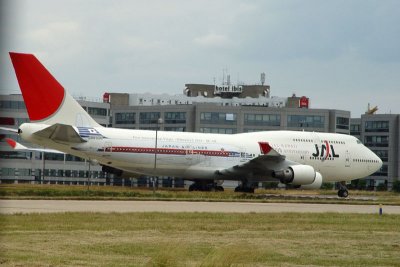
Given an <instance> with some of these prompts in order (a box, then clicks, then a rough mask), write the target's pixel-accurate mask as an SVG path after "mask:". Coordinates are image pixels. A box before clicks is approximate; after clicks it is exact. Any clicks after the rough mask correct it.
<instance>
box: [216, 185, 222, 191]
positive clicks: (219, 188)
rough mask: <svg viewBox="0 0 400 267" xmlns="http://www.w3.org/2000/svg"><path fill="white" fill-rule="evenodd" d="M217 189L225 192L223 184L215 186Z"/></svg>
mask: <svg viewBox="0 0 400 267" xmlns="http://www.w3.org/2000/svg"><path fill="white" fill-rule="evenodd" d="M215 191H217V192H224V188H223V187H222V186H220V185H218V186H216V187H215Z"/></svg>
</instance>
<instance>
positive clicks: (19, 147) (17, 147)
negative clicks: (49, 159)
mask: <svg viewBox="0 0 400 267" xmlns="http://www.w3.org/2000/svg"><path fill="white" fill-rule="evenodd" d="M4 140H5V141H6V142H7V144H8V145H9V146H10V147H12V148H13V149H14V150H20V151H39V152H48V153H56V154H65V153H64V152H61V151H58V150H55V149H46V148H33V147H26V146H24V145H22V144H20V143H18V142H17V141H15V140H14V139H11V138H5V139H4Z"/></svg>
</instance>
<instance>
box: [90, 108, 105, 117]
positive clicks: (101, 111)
mask: <svg viewBox="0 0 400 267" xmlns="http://www.w3.org/2000/svg"><path fill="white" fill-rule="evenodd" d="M88 113H89V114H90V115H91V116H107V109H106V108H92V107H88Z"/></svg>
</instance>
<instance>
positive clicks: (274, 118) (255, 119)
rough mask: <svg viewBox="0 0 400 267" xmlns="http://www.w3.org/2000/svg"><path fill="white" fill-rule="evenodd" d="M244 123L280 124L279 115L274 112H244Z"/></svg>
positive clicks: (255, 124)
mask: <svg viewBox="0 0 400 267" xmlns="http://www.w3.org/2000/svg"><path fill="white" fill-rule="evenodd" d="M244 124H245V125H252V126H280V125H281V115H276V114H244Z"/></svg>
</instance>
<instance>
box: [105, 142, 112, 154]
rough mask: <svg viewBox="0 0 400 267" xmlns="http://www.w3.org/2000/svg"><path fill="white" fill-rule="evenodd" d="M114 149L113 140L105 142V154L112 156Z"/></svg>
mask: <svg viewBox="0 0 400 267" xmlns="http://www.w3.org/2000/svg"><path fill="white" fill-rule="evenodd" d="M112 150H113V147H112V142H110V141H106V142H104V147H103V152H104V155H107V156H110V155H111V152H112Z"/></svg>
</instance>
